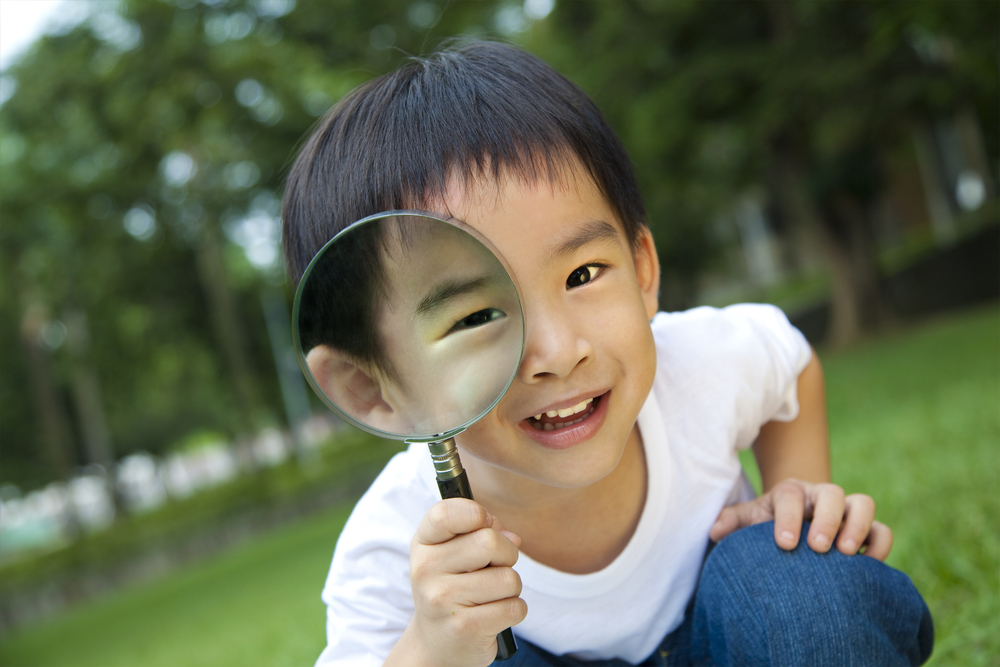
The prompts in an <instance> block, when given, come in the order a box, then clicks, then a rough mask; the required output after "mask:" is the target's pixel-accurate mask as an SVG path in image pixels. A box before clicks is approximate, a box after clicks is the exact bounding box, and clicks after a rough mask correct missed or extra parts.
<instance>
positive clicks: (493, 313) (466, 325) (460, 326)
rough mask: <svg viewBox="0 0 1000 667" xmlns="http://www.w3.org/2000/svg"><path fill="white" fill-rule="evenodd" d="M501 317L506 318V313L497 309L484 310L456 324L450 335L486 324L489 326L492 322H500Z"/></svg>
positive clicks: (467, 316)
mask: <svg viewBox="0 0 1000 667" xmlns="http://www.w3.org/2000/svg"><path fill="white" fill-rule="evenodd" d="M477 316H478V317H477ZM501 317H504V312H503V311H502V310H499V309H497V308H483V309H482V310H477V311H476V312H474V313H472V314H470V315H466V316H465V317H463V318H462V319H460V320H459V321H458V322H455V324H454V325H452V327H451V329H450V330H449V331H448V333H454V332H456V331H462V330H464V329H474V328H476V327H481V326H483V325H484V324H489V323H490V322H493V321H494V320H498V319H500V318H501Z"/></svg>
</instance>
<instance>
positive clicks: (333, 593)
mask: <svg viewBox="0 0 1000 667" xmlns="http://www.w3.org/2000/svg"><path fill="white" fill-rule="evenodd" d="M412 454H413V453H412V452H410V453H404V454H401V455H399V456H398V457H397V458H396V459H393V461H392V462H390V464H389V465H388V466H387V467H386V469H385V470H384V471H383V472H382V474H381V475H380V476H379V478H378V479H377V480H376V481H375V483H374V484H372V487H371V488H370V489H369V490H368V492H367V493H366V494H365V495H364V497H362V499H361V500H360V501H359V502H358V504H357V506H356V507H355V508H354V511H353V512H352V513H351V517H350V519H348V521H347V524H346V525H345V526H344V530H343V531H342V532H341V534H340V538H339V539H338V540H337V547H336V550H335V551H334V556H333V563H332V564H331V566H330V573H329V575H328V576H327V581H326V586H325V587H324V588H323V601H324V602H325V603H326V605H327V614H326V634H327V647H326V649H324V651H323V653H322V654H321V655H320V656H319V659H318V660H317V662H316V665H317V667H334V666H336V667H369V666H376V667H377V666H378V665H381V664H382V663H383V662H384V661H385V658H386V656H388V654H389V652H390V651H391V650H392V648H393V646H395V645H396V642H397V641H398V640H399V637H400V636H401V635H402V634H403V631H404V630H405V629H406V626H407V625H408V624H409V622H410V619H411V618H412V616H413V595H412V592H411V589H410V579H409V567H410V554H409V548H410V540H411V538H412V537H413V533H414V531H415V530H416V527H417V525H419V522H420V520H421V518H422V517H423V515H424V513H425V512H426V511H427V508H428V507H429V506H430V504H432V502H433V500H434V498H433V496H432V495H431V496H428V493H427V489H426V488H424V487H425V485H423V484H421V483H420V480H415V479H413V476H412V475H409V474H407V472H406V470H405V468H406V467H407V466H406V465H405V459H406V458H407V457H408V456H412Z"/></svg>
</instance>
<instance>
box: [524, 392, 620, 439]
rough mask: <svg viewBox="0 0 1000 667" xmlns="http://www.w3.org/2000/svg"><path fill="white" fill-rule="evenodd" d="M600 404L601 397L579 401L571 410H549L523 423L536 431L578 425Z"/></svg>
mask: <svg viewBox="0 0 1000 667" xmlns="http://www.w3.org/2000/svg"><path fill="white" fill-rule="evenodd" d="M602 396H603V395H602ZM600 402H601V396H595V397H594V398H588V399H587V400H585V401H581V402H580V403H578V404H577V405H574V406H573V407H571V408H566V409H565V410H558V411H557V410H549V411H548V412H547V413H542V414H538V415H535V416H534V417H528V418H527V419H525V421H526V422H528V424H529V425H530V426H531V427H532V428H533V429H535V430H536V431H555V430H556V429H560V428H566V427H567V426H573V425H574V424H579V423H580V422H582V421H583V420H584V419H586V418H587V417H589V416H590V415H592V414H593V413H594V410H596V409H597V406H598V405H600Z"/></svg>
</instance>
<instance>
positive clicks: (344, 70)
mask: <svg viewBox="0 0 1000 667" xmlns="http://www.w3.org/2000/svg"><path fill="white" fill-rule="evenodd" d="M545 4H546V3H545V2H544V1H543V2H526V3H520V2H512V1H510V0H495V1H490V2H475V3H471V2H460V3H439V2H437V1H431V0H415V1H413V2H407V3H400V2H396V1H394V0H370V1H366V2H363V3H361V2H355V1H353V0H330V1H324V2H320V1H318V0H314V1H308V0H299V1H298V2H296V1H295V0H204V1H198V0H169V1H168V0H123V1H122V2H120V3H111V4H105V3H93V4H89V5H88V6H89V7H91V8H92V9H93V11H92V13H91V14H90V15H89V17H88V18H87V19H86V20H84V21H83V22H82V23H80V24H79V25H76V26H74V27H69V28H66V29H65V30H63V31H62V32H60V33H59V34H52V35H49V36H46V37H44V38H43V39H42V40H40V42H39V43H38V44H37V45H36V46H35V47H34V49H33V50H32V51H31V52H30V53H29V54H28V55H27V56H26V57H25V58H24V59H23V60H22V61H21V62H19V63H17V64H16V65H15V66H14V67H12V68H10V69H9V71H6V72H4V77H5V79H6V82H8V83H9V82H11V81H13V82H15V83H16V88H15V91H14V93H13V95H12V96H11V97H10V98H9V99H7V100H6V101H5V102H4V103H3V105H2V107H0V148H2V150H0V220H2V222H0V350H3V369H2V371H3V372H2V373H0V441H2V443H3V457H4V465H3V467H2V470H0V480H2V481H3V482H14V483H17V484H18V485H20V486H22V487H25V488H31V487H35V486H40V485H42V484H44V483H46V482H48V481H50V480H52V479H56V478H59V477H65V476H67V475H68V474H70V472H71V469H72V467H73V466H75V465H80V464H83V463H92V462H98V463H103V464H105V465H109V464H110V463H111V461H112V460H113V459H114V457H115V456H122V455H124V454H127V453H130V452H135V451H140V450H145V451H149V452H152V453H162V452H164V451H166V450H167V449H168V448H170V447H171V446H172V445H173V444H174V443H178V442H181V441H183V440H184V438H186V437H187V436H188V435H189V434H190V433H192V432H198V431H205V430H208V431H217V432H222V433H225V434H226V435H227V437H229V438H231V439H233V440H239V439H243V438H246V437H249V436H250V435H251V434H253V433H254V432H257V431H259V429H260V428H261V427H262V426H266V425H279V426H280V425H281V424H282V423H283V422H284V421H285V416H284V415H282V414H281V412H280V411H279V407H278V406H281V405H282V402H281V400H280V396H279V394H278V391H279V389H278V383H277V382H276V377H275V370H274V362H273V361H272V359H271V351H270V345H269V341H268V339H267V333H266V328H265V326H264V322H263V316H262V312H261V310H262V309H261V291H262V290H265V289H272V288H273V287H274V285H276V284H280V283H281V281H282V278H281V273H282V272H281V266H280V260H278V259H276V246H275V243H276V237H277V233H278V229H279V221H278V220H277V203H278V201H279V199H280V196H281V188H282V178H283V175H284V172H285V169H286V168H287V166H288V164H289V161H290V160H291V158H292V156H293V155H294V154H295V149H296V147H297V145H298V144H299V143H300V141H301V139H302V137H303V135H304V134H305V133H306V132H307V131H308V129H309V128H310V127H311V126H312V125H313V124H315V123H316V122H317V119H318V118H319V117H320V116H321V115H322V114H323V113H324V112H325V111H326V110H327V109H328V108H329V106H330V105H331V104H333V103H334V102H335V101H336V100H338V99H340V98H341V97H342V96H343V95H344V94H345V93H346V92H348V91H349V90H351V89H352V88H353V87H355V86H356V85H358V84H359V83H361V82H363V81H365V80H367V79H369V78H371V77H373V76H375V75H377V74H380V73H382V72H385V71H388V70H390V69H392V68H394V67H395V66H396V65H397V64H398V63H399V62H400V61H401V60H402V59H403V58H405V57H406V56H407V55H409V54H422V53H426V52H429V51H431V50H434V49H436V48H438V47H439V46H440V45H441V43H442V41H444V40H446V39H447V38H449V37H452V36H456V35H462V34H471V35H484V36H487V37H497V36H500V37H506V38H509V39H514V40H516V41H519V42H521V43H523V44H525V45H526V46H527V47H528V48H530V49H532V50H533V51H535V52H536V53H538V54H539V55H541V56H542V57H543V58H545V59H547V60H548V61H550V62H551V63H553V64H554V65H555V66H556V67H557V68H558V69H560V70H561V71H563V72H565V73H566V74H567V75H568V76H569V77H570V78H571V79H573V80H574V81H576V82H578V83H580V84H581V85H582V86H583V87H584V88H585V89H586V90H587V91H588V92H590V93H591V94H592V95H593V96H594V97H595V99H596V101H597V102H598V105H599V106H600V107H601V108H602V109H603V110H604V111H605V112H606V114H607V116H608V117H609V119H610V121H611V123H612V125H613V126H614V127H615V128H616V129H617V130H618V131H619V133H620V134H621V135H622V137H623V139H624V141H625V143H626V145H627V147H628V148H629V150H630V151H631V153H632V155H633V158H634V160H635V162H636V165H637V171H638V173H639V175H640V178H641V181H642V186H643V189H644V192H645V195H646V198H647V204H648V207H649V210H650V219H651V224H652V226H653V227H654V231H655V234H656V236H657V239H658V246H659V252H660V255H661V261H662V264H663V267H664V279H663V283H662V302H663V303H662V305H663V306H664V307H667V308H676V307H682V306H686V305H690V304H691V301H692V299H693V298H694V293H695V286H696V284H697V279H698V276H699V275H700V274H701V273H702V272H704V271H705V270H706V268H709V267H712V266H714V265H717V264H719V263H721V262H723V261H724V260H725V258H726V256H725V254H724V253H723V252H722V250H723V248H724V247H725V246H726V245H727V244H730V243H732V240H733V239H732V236H733V231H732V225H731V223H730V222H727V220H728V218H730V217H731V214H732V210H733V205H734V203H735V202H737V201H738V200H740V199H741V198H743V197H745V196H747V195H748V194H751V195H753V196H760V192H762V191H764V192H768V193H770V197H764V198H765V199H769V200H770V204H771V208H772V209H773V211H772V212H773V213H775V214H776V215H775V219H776V220H777V221H778V222H779V223H781V224H784V225H786V226H788V227H792V226H795V225H796V223H797V222H801V220H800V218H801V217H802V216H801V215H799V214H800V213H802V210H801V206H798V207H797V205H796V202H798V203H799V204H801V203H802V202H807V203H808V202H811V204H810V206H811V207H812V208H811V210H812V211H813V213H815V214H816V215H815V216H814V217H818V219H820V221H821V222H822V223H823V225H825V228H826V232H825V233H828V234H829V235H830V238H832V239H834V240H835V239H836V238H838V234H839V236H840V237H843V236H844V234H843V229H841V228H839V227H838V225H841V227H842V224H841V223H843V222H844V220H845V218H844V215H843V211H842V210H841V209H844V206H847V208H848V209H850V210H855V211H861V212H862V213H864V209H865V206H867V205H868V203H870V201H869V200H871V198H872V197H873V196H874V195H873V194H872V193H876V192H878V191H879V189H880V188H882V187H883V181H884V179H883V174H882V168H881V165H882V163H883V162H889V161H891V160H892V159H894V158H893V155H892V153H893V151H895V150H896V149H898V147H899V145H900V142H902V141H904V140H905V136H906V132H907V131H908V130H907V127H908V124H910V123H916V122H922V120H923V119H926V118H934V117H936V116H938V115H941V114H947V113H950V112H951V111H952V110H954V109H956V108H959V107H962V105H966V106H968V105H971V106H972V107H973V108H975V109H977V110H978V116H979V117H980V119H981V120H982V123H983V130H984V134H985V139H986V144H987V145H988V146H989V147H990V150H991V151H993V153H992V154H991V155H990V159H991V164H992V165H994V167H995V165H996V164H997V160H998V156H997V154H996V147H997V146H998V145H1000V129H998V128H1000V122H998V121H997V119H998V118H1000V109H998V99H1000V95H998V93H997V76H996V73H997V72H996V70H997V63H996V57H995V54H996V52H997V50H998V47H997V34H996V30H995V26H996V20H997V14H996V13H997V11H1000V10H998V5H997V4H996V3H993V2H974V1H970V2H951V1H950V0H922V1H920V2H907V3H902V2H894V1H892V0H886V1H873V2H866V3H857V2H839V1H837V0H823V1H821V2H811V1H804V0H803V1H799V0H796V1H793V2H766V1H764V0H751V1H738V2H728V1H719V2H709V3H699V2H691V1H688V0H682V1H678V2H655V1H648V0H623V1H622V2H614V3H609V2H596V1H591V2H557V3H556V4H555V9H554V11H552V13H551V14H549V15H548V16H545V17H544V18H537V17H539V16H540V15H541V14H544V11H540V10H538V7H540V6H542V5H545ZM532 12H534V14H532ZM533 17H535V18H533ZM536 18H537V20H536ZM590 54H599V57H591V56H590ZM5 87H6V88H9V86H5ZM789 165H791V166H789ZM783 179H784V180H783ZM789 179H791V180H789ZM755 193H756V194H755ZM788 193H793V194H794V193H798V196H797V197H792V198H791V200H794V201H791V200H788V198H787V197H785V196H784V195H787V194H788ZM845 193H846V195H845ZM851 197H854V199H855V200H857V201H861V202H862V204H863V205H859V204H858V203H857V201H854V200H852V199H851ZM844 201H847V204H844ZM838 202H839V203H838ZM852 207H853V208H852ZM807 208H809V207H808V206H807ZM831 211H832V212H831ZM838 211H840V212H839V213H838ZM865 215H867V214H864V215H860V214H859V215H858V216H848V219H851V220H854V219H862V218H864V217H865ZM806 217H809V216H806ZM861 236H864V234H862V235H861ZM862 245H863V244H862ZM826 246H827V247H830V248H835V247H836V244H835V243H828V244H826ZM845 247H848V248H849V249H852V251H857V252H855V254H858V255H860V256H861V260H858V261H856V262H855V263H854V264H852V267H853V268H857V269H858V270H856V271H849V272H848V275H847V277H846V278H845V277H844V276H843V275H840V276H839V277H838V275H834V276H833V279H832V280H831V281H830V284H832V285H833V288H834V290H835V291H836V290H837V289H838V286H843V285H845V284H848V283H851V282H852V281H854V280H855V279H854V278H853V277H852V276H853V275H854V274H857V275H858V276H864V275H867V274H866V271H865V270H862V269H864V267H865V266H868V267H869V269H871V266H872V264H871V262H870V261H868V260H870V259H871V258H870V256H869V255H868V254H866V252H867V251H866V249H865V248H864V247H860V246H852V245H850V244H848V246H845ZM866 262H867V264H866ZM841 265H843V262H841ZM858 267H860V268H858ZM871 270H873V269H871ZM868 272H869V273H870V272H871V271H868ZM859 280H860V279H859ZM855 282H856V281H855ZM862 282H863V281H862ZM869 282H870V281H869ZM854 287H856V288H857V289H861V287H863V285H861V286H860V287H859V286H858V285H855V286H854ZM285 296H286V299H288V297H289V296H290V294H288V293H287V288H286V294H285ZM102 452H103V453H102Z"/></svg>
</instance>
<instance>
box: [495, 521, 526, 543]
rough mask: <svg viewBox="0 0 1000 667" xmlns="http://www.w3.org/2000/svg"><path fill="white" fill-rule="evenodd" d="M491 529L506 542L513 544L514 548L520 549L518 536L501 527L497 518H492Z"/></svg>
mask: <svg viewBox="0 0 1000 667" xmlns="http://www.w3.org/2000/svg"><path fill="white" fill-rule="evenodd" d="M491 527H492V528H493V530H495V531H497V532H498V533H500V534H501V535H503V536H504V537H506V538H507V539H508V540H510V541H511V542H513V543H514V546H515V547H518V548H520V547H521V536H520V535H518V534H517V533H512V532H510V531H509V530H507V528H506V527H504V525H503V521H501V520H500V518H499V517H496V516H495V517H493V526H491Z"/></svg>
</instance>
